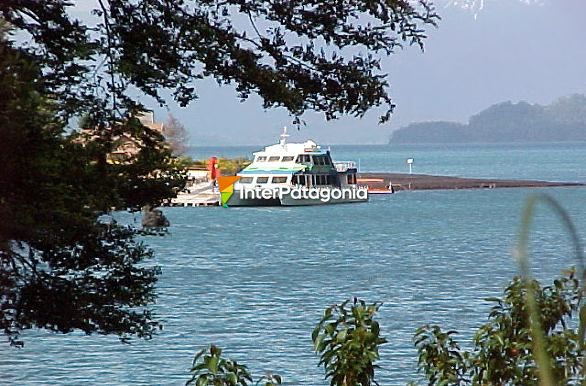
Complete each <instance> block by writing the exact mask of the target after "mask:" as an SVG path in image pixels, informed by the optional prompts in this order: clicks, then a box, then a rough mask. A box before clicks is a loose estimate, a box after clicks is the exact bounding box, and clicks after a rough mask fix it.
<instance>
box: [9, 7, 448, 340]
mask: <svg viewBox="0 0 586 386" xmlns="http://www.w3.org/2000/svg"><path fill="white" fill-rule="evenodd" d="M72 4H73V2H70V1H68V0H53V1H48V2H41V1H38V0H5V1H2V2H0V18H3V19H4V20H6V21H7V22H8V24H9V25H10V27H11V28H12V29H11V30H10V32H9V35H7V36H6V35H4V33H5V32H3V33H2V35H1V37H0V50H1V51H0V146H2V149H0V150H1V151H0V158H1V159H0V161H2V163H1V164H2V170H1V174H0V218H2V219H3V221H2V224H1V225H0V231H1V232H0V289H1V296H0V326H1V327H2V328H3V330H4V332H5V334H6V335H7V336H8V337H9V339H10V340H11V341H12V342H13V343H21V342H19V340H18V334H19V332H20V331H22V330H23V329H27V328H31V327H40V328H47V329H50V330H53V331H60V332H68V331H71V330H74V329H80V330H82V331H84V332H86V333H94V332H97V333H103V334H111V333H113V334H118V335H120V336H121V337H123V338H126V337H128V336H130V335H137V336H142V337H149V336H151V334H152V333H153V331H154V329H155V328H156V321H155V320H154V318H153V315H152V313H151V311H150V309H149V308H148V305H149V304H150V303H152V302H153V300H154V298H155V294H154V285H155V282H156V276H157V272H158V269H157V268H156V267H149V266H148V265H145V264H144V259H146V258H148V257H149V256H150V255H151V252H150V251H149V250H147V249H145V248H144V246H142V245H141V244H140V243H137V242H136V240H135V238H134V237H135V233H136V231H135V230H133V229H129V228H125V227H122V226H120V225H118V224H116V223H114V222H112V221H110V222H108V223H105V222H104V221H102V220H101V218H102V217H101V216H102V215H104V214H107V213H109V212H110V211H111V209H112V208H118V209H123V208H130V209H132V210H138V209H139V208H140V207H142V206H144V205H147V204H148V205H152V206H156V205H157V204H158V203H159V202H160V201H161V200H162V199H163V198H165V197H169V196H171V195H173V192H174V191H175V189H176V188H179V187H180V186H181V184H182V180H181V178H180V176H179V175H178V174H177V171H176V170H175V169H174V168H173V163H172V162H171V159H170V154H169V151H168V150H167V149H166V148H165V146H164V145H163V138H162V136H161V135H160V133H157V132H155V131H153V130H150V129H148V128H147V127H145V126H143V125H142V124H141V123H140V122H139V120H138V119H136V118H134V117H136V115H137V113H138V112H140V111H143V110H145V107H144V106H142V105H141V103H139V102H138V101H137V91H138V92H139V93H143V94H146V95H147V96H150V97H152V98H154V99H155V100H156V101H157V102H159V103H160V104H164V103H165V101H164V99H163V97H162V95H164V94H163V92H165V90H166V91H170V92H171V94H172V95H173V98H174V99H175V100H176V101H177V102H178V103H179V104H180V105H186V104H188V103H189V102H190V101H192V100H193V99H195V98H196V97H197V92H196V81H197V80H198V79H202V78H205V77H211V78H214V79H216V80H217V81H218V82H219V83H230V84H234V85H235V86H236V89H237V91H238V94H239V96H240V97H241V98H247V97H248V95H249V94H250V93H251V92H254V93H257V94H258V95H260V96H261V98H262V99H263V101H264V103H263V105H264V107H276V106H281V107H285V108H286V109H288V110H289V111H290V112H291V113H292V114H294V115H296V116H299V115H301V114H302V113H303V112H304V111H306V110H308V109H310V110H315V111H318V112H320V113H323V114H324V115H325V117H326V118H327V119H333V118H336V117H337V116H339V115H341V114H348V115H354V116H363V115H364V114H365V113H366V112H367V111H368V110H370V109H371V108H372V107H376V106H386V108H387V111H386V113H385V114H384V115H383V116H382V117H381V119H382V120H383V121H384V120H386V119H388V118H389V114H390V112H391V110H392V107H393V106H392V103H391V99H390V97H389V95H388V90H387V89H388V85H387V82H386V80H385V79H386V76H385V75H384V74H383V72H382V69H381V68H380V60H381V58H382V57H383V56H384V55H388V54H391V53H392V52H393V51H394V50H395V49H396V48H397V47H401V46H402V44H405V43H406V44H416V45H420V46H422V42H423V40H424V38H425V34H424V30H423V27H425V26H428V25H435V22H436V20H437V16H436V15H435V13H434V9H433V7H432V5H431V4H430V3H428V2H427V0H420V1H419V2H418V3H414V2H411V1H407V0H391V1H388V2H383V3H376V2H375V3H373V2H370V1H358V0H353V1H349V2H322V1H313V2H307V1H286V2H282V1H277V2H274V1H256V0H255V1H241V0H228V1H223V2H216V1H196V0H194V1H185V0H175V1H167V0H134V1H126V0H97V1H96V7H95V9H94V10H93V12H92V15H93V17H94V19H92V20H97V21H96V22H95V23H94V24H91V23H84V22H82V21H80V20H77V19H74V18H72V17H71V15H70V14H69V13H68V10H69V7H70V6H71V5H72ZM3 28H4V27H3ZM12 33H14V34H17V35H18V39H13V38H12V35H10V34H12ZM72 117H84V118H83V119H84V121H85V122H89V123H91V125H90V127H88V128H89V129H91V130H90V131H89V132H85V133H84V135H85V138H86V139H85V140H84V139H83V138H82V137H80V136H75V135H74V136H68V135H67V132H66V130H65V128H66V127H67V123H68V122H69V121H70V119H71V118H72ZM121 136H128V137H131V138H133V139H134V140H135V141H136V143H137V144H139V147H140V148H141V150H140V152H139V153H138V155H137V157H136V158H134V159H133V162H127V163H122V164H111V163H109V162H108V154H110V153H111V152H112V150H113V149H114V148H115V139H116V138H120V137H121ZM87 138H90V139H91V140H87Z"/></svg>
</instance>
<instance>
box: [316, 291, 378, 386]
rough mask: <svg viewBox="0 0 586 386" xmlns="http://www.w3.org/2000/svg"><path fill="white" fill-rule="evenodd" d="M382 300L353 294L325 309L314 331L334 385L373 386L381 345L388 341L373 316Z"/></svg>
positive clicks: (326, 369)
mask: <svg viewBox="0 0 586 386" xmlns="http://www.w3.org/2000/svg"><path fill="white" fill-rule="evenodd" d="M381 305H382V304H381V303H373V304H366V303H365V302H364V301H362V300H358V299H356V298H354V300H353V301H352V302H351V301H350V300H347V301H345V302H344V303H342V304H340V305H333V306H331V307H329V308H327V309H326V310H325V312H324V317H323V318H322V319H321V320H320V322H319V323H318V325H317V326H316V328H315V329H314V330H313V333H312V334H311V339H312V340H313V344H314V347H315V351H316V352H318V353H320V354H321V356H320V362H319V365H323V366H324V369H325V371H326V378H330V385H331V386H370V385H372V384H378V383H377V382H376V381H375V380H374V370H375V368H377V367H378V366H377V365H375V364H374V363H375V362H376V361H377V360H378V359H379V354H378V348H379V346H380V345H381V344H384V343H386V342H387V340H386V339H385V338H382V337H381V336H380V327H379V325H378V322H377V321H375V320H374V316H375V314H376V312H377V311H378V309H379V308H380V306H381Z"/></svg>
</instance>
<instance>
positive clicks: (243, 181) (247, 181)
mask: <svg viewBox="0 0 586 386" xmlns="http://www.w3.org/2000/svg"><path fill="white" fill-rule="evenodd" d="M238 182H240V183H241V184H251V183H252V177H240V179H239V180H238Z"/></svg>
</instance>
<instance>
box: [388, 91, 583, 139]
mask: <svg viewBox="0 0 586 386" xmlns="http://www.w3.org/2000/svg"><path fill="white" fill-rule="evenodd" d="M547 141H586V95H581V94H576V95H571V96H568V97H563V98H560V99H558V100H557V101H555V102H554V103H552V104H551V105H548V106H541V105H537V104H535V105H532V104H529V103H527V102H519V103H511V102H510V101H509V102H503V103H498V104H495V105H492V106H490V107H489V108H487V109H486V110H483V111H481V112H479V113H478V114H476V115H473V116H472V117H470V119H469V121H468V123H467V124H463V123H456V122H445V121H435V122H421V123H412V124H410V125H408V126H405V127H402V128H400V129H398V130H396V131H394V132H393V133H392V134H391V138H390V140H389V143H391V144H395V143H455V142H456V143H457V142H547Z"/></svg>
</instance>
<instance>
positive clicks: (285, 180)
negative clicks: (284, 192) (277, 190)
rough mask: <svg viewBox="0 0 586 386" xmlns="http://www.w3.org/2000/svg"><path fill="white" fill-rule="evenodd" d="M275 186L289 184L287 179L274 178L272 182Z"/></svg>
mask: <svg viewBox="0 0 586 386" xmlns="http://www.w3.org/2000/svg"><path fill="white" fill-rule="evenodd" d="M271 182H272V183H273V184H284V183H285V182H287V177H273V180H272V181H271Z"/></svg>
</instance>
